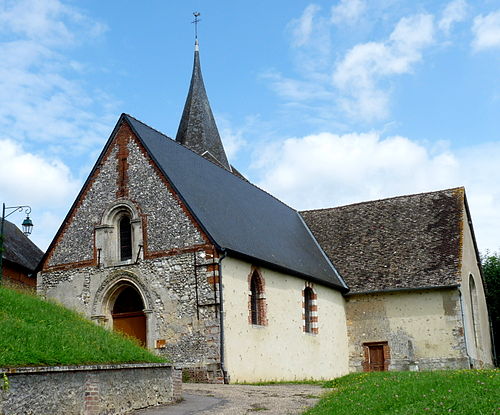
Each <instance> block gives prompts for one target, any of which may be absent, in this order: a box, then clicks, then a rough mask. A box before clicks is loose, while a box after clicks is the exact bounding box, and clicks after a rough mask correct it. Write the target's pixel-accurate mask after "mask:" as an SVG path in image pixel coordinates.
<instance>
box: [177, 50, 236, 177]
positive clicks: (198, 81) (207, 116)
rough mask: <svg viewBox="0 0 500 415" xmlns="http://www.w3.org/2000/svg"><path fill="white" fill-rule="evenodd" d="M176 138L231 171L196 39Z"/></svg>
mask: <svg viewBox="0 0 500 415" xmlns="http://www.w3.org/2000/svg"><path fill="white" fill-rule="evenodd" d="M175 140H176V141H178V142H179V143H181V144H182V145H184V146H186V147H189V148H190V149H191V150H193V151H194V152H196V153H198V154H199V155H201V156H203V157H206V158H208V159H209V160H212V161H215V162H218V163H220V165H221V166H223V167H224V168H225V169H227V170H231V167H230V166H229V162H228V160H227V157H226V153H225V151H224V147H223V146H222V141H221V139H220V136H219V130H218V129H217V125H216V124H215V119H214V116H213V114H212V109H211V108H210V103H209V102H208V97H207V93H206V91H205V84H204V83H203V76H202V74H201V67H200V53H199V51H198V41H196V45H195V51H194V63H193V74H192V76H191V84H190V86H189V92H188V96H187V98H186V103H185V105H184V111H183V112H182V118H181V121H180V123H179V129H178V130H177V136H176V138H175Z"/></svg>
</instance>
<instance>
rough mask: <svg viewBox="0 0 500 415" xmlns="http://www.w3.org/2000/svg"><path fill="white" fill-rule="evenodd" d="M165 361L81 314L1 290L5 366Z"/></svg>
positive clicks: (1, 360)
mask: <svg viewBox="0 0 500 415" xmlns="http://www.w3.org/2000/svg"><path fill="white" fill-rule="evenodd" d="M165 361H166V360H165V359H163V358H160V357H158V356H155V355H153V354H152V353H150V352H149V351H147V350H146V349H143V348H142V347H140V346H139V345H138V344H136V343H134V342H133V341H131V340H130V339H127V338H125V337H124V336H122V335H121V334H118V333H114V332H110V331H108V330H105V329H104V328H102V327H99V326H97V325H96V324H94V323H92V322H90V321H89V320H87V319H85V318H84V317H83V316H81V315H79V314H78V313H75V312H73V311H70V310H68V309H66V308H64V307H62V306H59V305H57V304H54V303H52V302H48V301H44V300H41V299H39V298H37V297H36V296H34V295H28V294H23V293H21V292H18V291H14V290H11V289H7V288H4V287H0V367H14V366H33V365H34V366H43V365H80V364H98V363H99V364H106V363H138V362H165Z"/></svg>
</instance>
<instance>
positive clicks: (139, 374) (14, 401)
mask: <svg viewBox="0 0 500 415" xmlns="http://www.w3.org/2000/svg"><path fill="white" fill-rule="evenodd" d="M3 373H5V374H6V375H7V378H8V382H9V386H8V388H7V389H5V387H4V388H2V385H4V381H3V379H2V374H3ZM181 395H182V371H181V370H179V369H175V368H174V367H173V366H172V365H171V364H165V363H143V364H123V365H95V366H94V365H93V366H50V367H23V368H6V369H2V368H0V415H18V414H23V415H38V414H40V415H47V414H51V415H59V414H61V415H63V414H64V415H73V414H78V415H81V414H84V415H104V414H108V415H111V414H124V413H126V412H128V411H131V410H134V409H139V408H146V407H148V406H155V405H160V404H167V403H172V402H175V401H178V400H180V399H181V397H182V396H181Z"/></svg>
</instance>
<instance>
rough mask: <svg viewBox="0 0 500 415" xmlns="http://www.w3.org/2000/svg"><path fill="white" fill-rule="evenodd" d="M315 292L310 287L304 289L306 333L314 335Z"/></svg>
mask: <svg viewBox="0 0 500 415" xmlns="http://www.w3.org/2000/svg"><path fill="white" fill-rule="evenodd" d="M312 309H313V290H312V289H311V288H310V287H306V288H305V289H304V331H305V332H306V333H312V311H313V310H312Z"/></svg>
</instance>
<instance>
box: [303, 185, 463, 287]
mask: <svg viewBox="0 0 500 415" xmlns="http://www.w3.org/2000/svg"><path fill="white" fill-rule="evenodd" d="M464 197H465V192H464V188H462V187H461V188H455V189H448V190H442V191H437V192H431V193H422V194H416V195H409V196H400V197H394V198H390V199H383V200H376V201H373V202H364V203H358V204H353V205H348V206H342V207H337V208H331V209H320V210H309V211H304V212H301V215H302V216H303V218H304V220H305V222H306V223H307V225H308V226H309V228H310V229H311V231H312V233H313V234H314V236H315V237H316V240H317V241H318V242H319V244H320V245H321V247H322V248H323V249H324V251H325V252H326V254H327V255H328V256H329V258H330V259H331V261H332V262H333V263H334V265H335V267H336V268H337V270H338V271H339V272H340V274H341V275H342V277H343V278H344V280H345V282H346V283H347V285H348V286H349V288H350V290H351V293H356V292H358V293H359V292H370V291H384V290H392V289H406V288H410V289H412V288H424V287H436V286H451V285H456V284H458V283H459V267H460V256H461V242H462V240H461V238H462V215H463V214H465V211H464Z"/></svg>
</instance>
